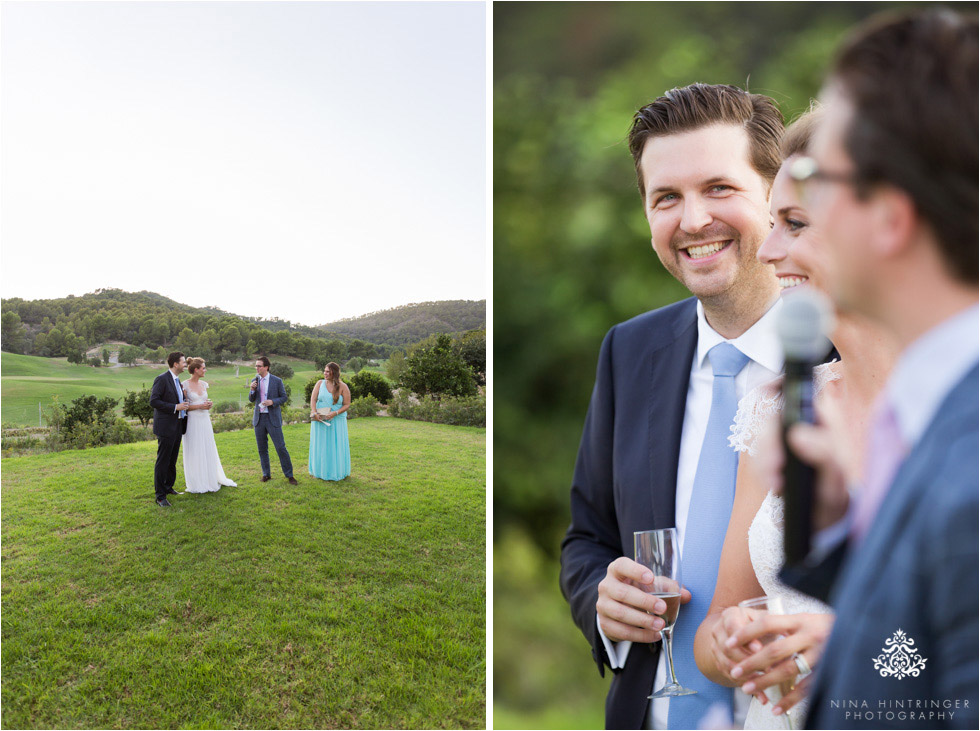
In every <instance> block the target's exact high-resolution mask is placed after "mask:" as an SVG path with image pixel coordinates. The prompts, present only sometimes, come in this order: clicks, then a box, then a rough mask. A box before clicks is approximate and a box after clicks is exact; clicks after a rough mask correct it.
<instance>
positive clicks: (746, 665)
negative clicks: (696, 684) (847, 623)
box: [694, 112, 897, 729]
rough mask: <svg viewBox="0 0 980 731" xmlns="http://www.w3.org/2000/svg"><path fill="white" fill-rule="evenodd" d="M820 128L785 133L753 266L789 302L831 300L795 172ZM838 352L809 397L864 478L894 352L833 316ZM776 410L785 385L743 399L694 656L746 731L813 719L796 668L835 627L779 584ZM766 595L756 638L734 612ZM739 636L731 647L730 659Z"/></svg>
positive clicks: (811, 602)
mask: <svg viewBox="0 0 980 731" xmlns="http://www.w3.org/2000/svg"><path fill="white" fill-rule="evenodd" d="M815 120H816V115H815V113H814V112H809V113H807V114H806V115H804V116H803V117H801V118H800V119H799V120H797V122H796V123H794V124H793V125H792V127H790V128H789V130H787V133H786V136H785V138H784V140H783V157H784V163H783V166H782V168H781V169H780V171H779V174H778V175H777V176H776V180H775V181H774V183H773V189H772V204H771V206H772V212H773V217H774V219H775V222H774V226H773V231H772V233H771V234H770V235H769V237H768V238H767V239H766V241H765V242H764V243H763V244H762V246H761V247H760V248H759V252H758V255H757V256H758V258H759V259H760V260H761V261H763V262H765V263H769V264H773V265H774V266H775V271H776V276H777V277H778V278H779V283H780V286H781V288H782V289H784V290H786V289H789V288H791V287H795V286H812V287H816V288H818V289H824V290H825V289H826V272H825V269H824V267H823V265H822V260H823V257H822V256H821V254H820V249H821V242H820V238H819V236H818V235H817V234H816V233H815V232H814V230H813V228H812V227H811V226H810V224H809V216H808V214H807V212H806V209H805V208H804V206H803V204H802V203H801V201H800V200H799V198H798V197H797V195H796V191H795V190H794V187H793V185H792V181H791V180H790V177H789V171H788V168H789V166H790V165H791V164H792V162H793V161H794V160H795V158H796V156H797V155H800V154H804V152H805V149H806V145H807V144H808V142H809V138H810V134H811V132H812V129H813V126H814V123H815ZM832 340H833V342H834V345H835V347H836V348H837V351H838V353H839V354H840V355H841V360H840V361H835V362H833V363H829V364H825V365H822V366H818V367H817V368H816V369H815V371H814V390H815V392H816V393H817V395H818V397H817V401H818V406H819V407H823V412H825V413H827V414H828V416H831V417H836V418H834V423H835V424H837V422H838V420H839V421H840V429H839V430H838V433H839V434H840V436H841V438H842V439H846V440H847V444H848V445H849V447H850V449H849V450H848V452H849V453H850V454H851V455H852V458H851V464H850V472H851V476H852V477H857V476H858V475H859V474H860V471H861V464H860V463H861V456H862V455H863V452H864V450H863V444H864V432H865V430H866V426H867V421H868V418H869V414H870V411H871V405H872V402H873V400H874V398H875V397H876V395H877V393H878V391H879V390H880V388H881V386H882V385H883V384H884V382H885V379H886V377H887V375H888V371H889V370H890V368H891V364H892V363H893V362H894V359H895V355H896V353H897V349H896V347H895V346H894V344H892V343H891V342H889V341H888V340H887V339H886V338H885V337H884V336H883V335H882V334H881V332H880V331H878V330H877V329H876V328H874V327H873V326H871V325H870V324H869V323H867V322H865V321H861V320H858V319H856V318H854V317H853V316H850V315H848V314H847V313H837V326H836V329H835V331H834V333H833V336H832ZM781 410H782V397H781V395H780V383H779V382H778V381H777V382H774V383H772V384H767V385H765V386H762V387H760V388H757V389H755V390H754V391H752V392H750V393H748V394H746V396H745V397H744V398H743V399H742V401H741V402H740V403H739V408H738V413H737V415H736V417H735V424H734V426H732V432H733V434H732V437H731V438H730V443H731V444H732V446H733V448H735V449H736V450H737V451H739V452H741V457H740V460H739V467H738V477H737V480H736V486H735V501H734V504H733V506H732V515H731V520H730V522H729V525H728V532H727V533H726V535H725V543H724V547H723V548H722V556H721V562H720V564H719V567H718V581H717V583H716V586H715V594H714V596H713V598H712V601H711V606H710V607H709V609H708V614H707V616H706V617H705V620H704V622H702V624H701V626H700V628H699V629H698V633H697V636H696V638H695V645H694V652H695V657H696V659H697V663H698V667H699V669H700V670H701V671H702V672H703V673H704V674H705V675H706V676H707V677H708V678H710V679H711V680H713V681H715V682H717V683H720V684H722V685H727V686H737V687H741V688H742V690H744V691H745V692H747V693H750V694H752V695H753V698H752V700H751V702H750V705H749V710H748V715H747V716H746V720H745V728H747V729H779V728H787V725H786V720H785V718H782V717H780V716H776V715H773V712H772V709H773V708H774V706H775V707H778V708H779V709H780V712H781V713H782V712H786V711H788V715H789V718H790V720H791V722H792V727H793V728H802V726H803V721H804V718H805V713H806V708H805V701H802V699H803V698H804V697H805V693H806V687H807V685H808V682H809V681H806V680H803V679H800V678H797V675H798V674H799V668H800V667H803V668H805V667H807V666H809V667H810V668H815V667H816V666H817V664H818V662H819V660H820V655H821V654H822V652H823V646H824V644H825V642H826V639H827V637H828V636H829V634H830V631H831V629H832V627H833V614H832V610H831V608H830V607H828V606H826V605H824V604H822V603H821V602H819V601H817V600H815V599H813V598H812V597H808V596H806V595H804V594H801V593H799V592H797V591H794V590H793V589H790V588H789V587H787V586H786V585H784V584H782V583H781V582H780V581H779V578H778V574H779V570H780V568H781V567H782V563H783V500H782V498H781V497H778V496H776V495H775V494H774V493H772V492H770V491H769V490H768V489H767V486H766V483H765V482H764V480H763V475H765V474H766V473H767V472H769V471H770V470H769V468H768V467H765V466H763V465H762V464H761V463H762V462H763V461H764V460H773V459H774V458H776V457H775V455H778V453H779V450H780V449H781V446H780V442H779V438H778V437H779V429H778V422H779V414H780V412H781ZM760 468H761V469H760ZM763 594H765V595H766V596H767V597H770V598H772V597H780V598H781V599H782V603H783V610H784V614H783V615H781V616H775V617H773V616H770V617H768V618H766V619H764V620H762V621H759V622H753V623H752V624H751V626H750V622H752V620H753V619H757V618H758V615H755V616H753V615H752V614H751V612H750V610H745V609H742V608H740V607H738V603H739V602H740V601H744V600H746V599H751V598H754V597H758V596H761V595H763ZM746 628H747V629H746ZM762 629H765V630H766V632H771V633H773V634H778V635H781V637H780V638H779V639H777V640H775V641H773V642H772V643H771V644H769V645H767V646H766V647H765V648H764V649H765V652H761V651H760V650H762V649H763V646H762V645H761V644H760V643H759V642H758V641H750V640H749V639H747V638H746V639H743V637H744V636H745V635H750V636H756V637H758V636H759V635H760V634H761V633H762V632H761V630H762ZM736 634H738V637H737V639H736V640H734V641H733V643H734V644H733V646H732V647H728V645H727V643H728V641H729V639H730V638H732V637H733V636H735V635H736ZM797 656H800V658H801V660H800V662H799V663H797V661H796V659H795V658H796V657H797ZM781 681H787V682H789V683H791V684H792V683H795V686H796V687H795V689H794V690H792V691H791V692H789V693H788V694H787V695H786V696H785V697H784V698H783V700H781V701H779V702H778V704H774V703H771V702H769V701H768V699H766V696H765V694H764V693H763V691H764V690H766V689H767V688H769V689H770V692H772V691H774V690H776V688H775V687H773V686H775V685H776V684H778V683H780V682H781ZM763 699H766V700H763Z"/></svg>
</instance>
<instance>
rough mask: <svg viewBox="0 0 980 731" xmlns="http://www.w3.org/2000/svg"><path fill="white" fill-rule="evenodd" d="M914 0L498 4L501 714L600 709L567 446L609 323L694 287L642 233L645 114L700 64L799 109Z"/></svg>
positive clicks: (564, 719)
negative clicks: (877, 18) (572, 602)
mask: <svg viewBox="0 0 980 731" xmlns="http://www.w3.org/2000/svg"><path fill="white" fill-rule="evenodd" d="M917 5H922V3H846V2H826V3H805V2H799V3H778V2H776V3H750V2H739V3H731V2H729V3H717V2H706V3H497V4H495V5H494V8H493V25H494V27H493V33H494V56H493V58H494V98H493V114H494V122H493V148H494V245H493V256H494V261H493V269H494V300H493V301H494V311H493V313H494V329H493V336H494V366H495V371H494V372H495V374H496V380H495V384H496V388H495V391H494V394H495V395H494V404H493V409H494V435H493V439H494V446H493V449H494V485H493V495H494V523H493V526H494V540H495V548H494V610H495V611H494V713H495V716H494V726H495V727H497V728H520V727H523V728H559V727H568V728H575V727H586V728H588V727H591V726H595V725H598V724H601V722H602V698H603V696H604V693H605V684H606V683H607V682H608V673H607V678H606V680H605V681H600V679H599V677H598V674H597V673H596V671H595V669H594V667H592V660H591V657H590V654H589V649H588V647H587V645H586V644H585V641H584V639H583V638H582V637H581V635H580V634H579V633H578V630H577V629H576V628H575V627H574V625H573V624H572V622H571V619H570V616H569V612H568V608H567V606H566V605H565V604H564V601H563V600H562V599H561V596H560V592H559V591H558V588H557V582H558V578H557V573H558V569H557V556H558V550H559V544H560V541H561V537H562V535H563V533H564V530H565V528H566V527H567V525H568V520H569V508H568V491H569V484H570V480H571V475H572V469H573V466H574V462H575V454H576V451H577V448H578V442H579V438H580V436H581V430H582V423H583V420H584V417H585V412H586V409H587V407H588V402H589V397H590V394H591V389H592V385H593V380H594V376H595V365H596V358H597V356H598V352H599V346H600V344H601V342H602V338H603V335H604V334H605V333H606V331H607V330H608V329H609V328H610V327H611V326H612V325H614V324H616V323H617V322H621V321H623V320H626V319H628V318H630V317H633V316H635V315H638V314H640V313H642V312H645V311H648V310H651V309H654V308H657V307H661V306H663V305H665V304H669V303H671V302H674V301H676V300H678V299H681V298H683V297H686V296H688V293H687V292H686V291H685V290H684V288H683V287H682V286H681V285H680V284H678V283H677V282H676V281H675V280H674V279H673V278H672V277H670V275H669V274H667V272H666V271H665V270H664V269H663V267H662V266H661V265H660V263H659V261H658V260H657V257H656V255H655V254H654V253H653V251H652V249H651V247H650V232H649V229H648V227H647V225H646V221H645V219H644V217H643V212H642V208H641V205H640V199H639V195H638V193H637V190H636V184H635V174H634V170H633V163H632V159H631V158H630V154H629V150H628V148H627V145H626V134H627V131H628V129H629V125H630V122H631V120H632V116H633V113H634V112H635V111H636V109H638V108H639V107H641V106H643V105H644V104H646V103H648V102H650V101H652V100H653V99H655V98H656V97H657V96H659V95H661V94H662V93H663V92H664V91H666V90H667V89H670V88H672V87H675V86H684V85H687V84H689V83H692V82H695V81H702V82H707V83H728V84H736V85H738V86H741V87H743V88H748V89H749V90H750V91H752V92H758V93H763V94H767V95H769V96H771V97H772V98H773V99H775V101H776V102H777V104H778V105H779V107H780V109H781V110H782V112H783V114H784V116H785V117H786V119H787V121H790V120H792V119H793V118H795V117H796V116H797V115H798V114H799V113H800V112H802V111H803V110H804V109H806V108H807V106H808V105H809V103H810V100H811V98H812V97H814V96H815V95H816V93H817V92H818V90H819V87H820V84H821V81H822V78H823V74H824V71H825V69H826V68H827V65H828V62H829V61H830V58H831V56H832V54H833V51H834V49H835V48H836V47H837V45H838V44H839V43H840V41H841V40H842V39H843V37H844V35H845V34H846V32H847V31H848V30H849V29H850V28H851V27H852V26H853V25H854V24H855V23H856V22H858V21H860V20H861V19H862V18H863V17H865V16H867V15H870V14H872V13H875V12H878V11H880V10H883V9H886V8H903V7H914V6H917ZM970 7H971V8H973V12H976V4H975V3H971V4H970ZM556 624H557V626H553V625H556ZM590 714H591V715H590ZM596 714H598V715H596ZM522 724H523V725H522Z"/></svg>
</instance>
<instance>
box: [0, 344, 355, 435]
mask: <svg viewBox="0 0 980 731" xmlns="http://www.w3.org/2000/svg"><path fill="white" fill-rule="evenodd" d="M272 360H273V362H275V361H282V362H285V363H288V364H289V365H290V366H292V368H293V371H294V373H295V375H294V376H293V377H292V378H291V379H289V380H288V381H287V383H289V384H290V387H291V388H292V389H293V398H292V401H291V402H290V405H291V406H298V405H301V404H302V401H303V386H304V385H305V384H306V382H307V381H308V380H309V379H310V378H311V377H313V376H314V375H316V374H317V371H316V370H315V369H314V364H313V363H312V362H311V361H306V360H297V359H296V358H288V357H280V356H275V357H274V358H273V359H272ZM165 370H167V367H166V366H165V365H161V364H156V365H139V366H120V367H118V368H92V367H91V366H83V365H75V364H72V363H69V362H68V361H67V359H65V358H40V357H38V356H33V355H16V354H14V353H3V355H2V361H0V374H2V379H0V387H2V392H0V396H2V399H0V400H2V406H0V409H2V416H0V418H2V420H3V423H4V424H10V425H13V426H38V403H40V404H41V409H42V412H43V410H44V409H46V408H47V407H49V406H50V405H51V403H52V399H53V398H54V397H55V396H57V398H58V401H59V402H60V403H62V404H68V403H70V402H71V401H72V400H73V399H76V398H78V397H79V396H86V395H93V396H98V397H100V398H101V397H102V396H111V397H112V398H118V399H120V404H121V403H122V401H121V399H122V397H124V396H125V395H126V391H141V390H142V389H143V388H150V387H151V386H152V385H153V379H154V378H156V377H157V376H158V375H160V374H161V373H163V372H164V371H165ZM235 370H236V368H235V366H227V365H225V366H214V367H210V366H209V367H208V372H207V375H206V376H205V378H204V380H206V381H207V382H208V385H209V386H210V389H209V392H208V395H209V396H210V397H211V399H212V400H213V401H214V402H215V403H220V402H223V401H235V402H238V401H241V402H242V403H243V404H244V405H246V406H247V405H248V388H247V383H248V380H249V379H250V378H254V377H255V369H254V368H253V367H247V366H241V367H239V368H238V376H235ZM189 375H190V374H188V373H187V372H186V371H185V372H184V375H182V376H181V380H183V379H186V378H188V377H189ZM344 375H349V374H344ZM118 410H119V413H120V414H121V413H122V411H121V408H120V409H118Z"/></svg>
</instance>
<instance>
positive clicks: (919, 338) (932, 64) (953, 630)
mask: <svg viewBox="0 0 980 731" xmlns="http://www.w3.org/2000/svg"><path fill="white" fill-rule="evenodd" d="M977 35H978V34H977V20H976V18H975V17H972V18H971V17H967V16H959V15H957V14H955V13H953V12H951V11H949V10H945V9H944V10H939V11H931V10H930V11H927V12H923V13H916V14H911V15H905V16H900V17H890V18H879V19H877V20H875V21H873V22H871V23H870V24H869V25H868V26H866V27H865V28H863V29H862V31H861V32H860V33H858V34H857V35H856V36H854V37H852V39H851V40H850V41H849V42H848V43H847V44H846V45H845V47H844V48H843V49H842V50H841V51H840V52H839V53H838V55H837V60H836V62H835V65H834V67H833V69H832V71H831V73H830V76H829V80H828V82H827V84H826V85H825V87H824V93H823V97H824V101H825V102H826V116H825V119H824V122H823V123H822V125H821V126H820V128H819V129H818V130H817V132H816V134H815V136H814V140H813V146H812V155H813V160H812V164H810V165H809V166H804V167H800V168H798V169H797V174H796V175H795V177H796V178H797V180H798V182H799V184H800V185H801V190H802V194H803V198H804V204H805V205H807V208H808V209H809V211H810V214H811V216H812V218H813V221H812V222H813V224H814V225H815V226H817V227H819V228H820V230H821V231H822V232H823V235H824V241H825V256H826V264H827V274H826V281H827V282H828V283H830V289H831V294H832V296H833V297H834V299H835V301H836V303H837V305H838V307H840V308H841V309H846V310H850V311H852V312H856V313H861V314H863V315H865V316H867V317H869V318H871V319H873V320H875V321H877V322H878V323H879V324H880V325H882V327H884V328H886V329H887V330H889V331H890V332H891V333H892V334H894V335H895V336H896V338H897V339H898V341H899V342H900V344H901V345H902V348H903V350H902V353H901V355H900V357H899V360H898V362H897V363H896V365H895V368H894V370H893V372H892V374H891V376H890V377H889V380H888V383H887V384H886V385H885V388H884V389H883V391H882V394H881V396H880V398H879V400H878V402H877V404H876V406H875V409H874V415H873V416H872V421H871V425H870V430H869V433H868V452H867V454H866V458H865V473H864V477H863V480H862V484H861V485H860V487H859V489H858V490H856V494H855V497H854V499H853V500H850V501H848V491H847V489H846V487H845V485H844V479H843V477H842V474H843V472H842V469H841V468H840V467H839V465H840V464H843V463H844V459H845V457H844V456H843V455H840V454H838V453H837V451H836V450H835V445H834V442H833V439H832V437H833V434H832V432H831V431H830V428H829V427H803V426H797V427H795V429H796V431H795V433H792V434H791V438H792V440H791V446H792V447H794V448H796V450H797V451H798V452H799V453H800V455H801V456H802V457H803V458H804V459H807V460H808V461H810V462H812V463H813V464H815V465H817V466H819V468H820V470H819V475H820V480H819V482H818V486H819V488H820V489H819V492H818V495H819V500H820V510H818V511H816V512H817V514H825V515H826V518H825V519H824V520H822V522H821V524H820V525H818V526H817V527H818V528H821V529H822V531H821V532H820V533H818V534H817V536H816V537H815V540H814V546H813V550H812V552H811V555H810V557H809V559H808V561H807V562H806V565H804V566H803V567H795V568H790V569H787V570H786V571H784V573H783V578H784V580H785V581H787V582H788V583H792V584H794V585H795V586H796V587H797V588H800V589H802V590H804V591H806V592H808V593H810V594H812V595H813V596H816V597H818V598H821V599H825V600H826V599H827V597H829V598H830V600H831V603H832V604H833V607H834V610H835V613H836V615H837V618H836V621H835V624H834V629H833V633H832V634H831V636H830V638H829V640H828V643H827V647H826V649H825V651H824V654H823V657H822V659H821V662H820V668H819V669H818V671H817V675H816V678H815V679H813V680H811V681H810V682H811V684H812V687H811V689H810V690H811V693H810V696H811V702H810V713H809V717H808V719H807V727H808V728H820V729H824V728H968V729H976V728H978V727H980V716H978V702H980V701H978V694H977V686H978V680H980V678H978V660H980V658H978V653H977V646H978V641H980V638H978V601H977V596H978V571H980V558H978V550H977V549H978V542H980V535H978V531H977V524H978V519H980V507H978V499H977V496H978V483H980V473H978V459H980V455H978V439H980V434H978V420H980V414H978V400H980V395H978V387H977V384H978V378H980V375H978V354H980V317H978V306H977V293H978V261H977V248H978V247H977V241H978V230H977V228H978V227H977V222H978V218H980V211H978V206H977V200H978V188H977V178H978V146H977V141H978V137H980V130H978V122H977V109H978V99H977V86H978V78H977V67H978V53H977ZM806 167H808V168H809V170H808V171H806V172H804V171H805V170H806ZM845 506H846V507H845ZM835 518H839V520H837V521H836V522H835Z"/></svg>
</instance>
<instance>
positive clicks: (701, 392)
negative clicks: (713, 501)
mask: <svg viewBox="0 0 980 731" xmlns="http://www.w3.org/2000/svg"><path fill="white" fill-rule="evenodd" d="M781 306H782V300H781V299H777V300H776V303H775V304H774V305H773V306H772V307H770V308H769V310H768V311H767V312H766V314H764V315H763V316H762V317H761V318H759V320H758V321H756V323H755V324H754V325H753V326H752V327H750V328H749V329H748V330H746V331H745V332H744V333H742V334H741V335H739V336H738V337H737V338H734V339H732V340H725V338H723V337H722V336H721V335H720V334H718V333H717V332H716V331H715V330H713V329H712V327H711V325H709V324H708V321H707V319H706V318H705V315H704V307H703V306H702V305H701V302H700V301H699V302H698V304H697V318H698V343H697V349H696V350H695V353H694V359H693V361H692V363H691V376H690V380H689V381H688V388H687V404H686V406H685V408H684V426H683V427H682V429H681V446H680V453H679V455H678V460H677V491H676V494H675V506H674V525H675V526H677V538H678V542H679V543H680V550H681V556H683V555H684V530H685V527H686V524H687V513H688V510H689V508H690V506H691V494H692V492H693V491H694V474H695V472H696V471H697V467H698V458H699V457H700V456H701V443H702V442H703V441H704V435H705V432H706V431H707V429H708V414H709V412H710V411H711V391H712V387H713V383H714V373H713V372H712V370H711V363H710V361H709V360H708V351H709V350H711V349H712V348H713V347H714V346H716V345H718V344H719V343H725V342H727V343H731V344H732V345H734V346H735V347H736V348H738V349H739V351H741V352H742V353H744V354H745V355H747V356H749V358H750V360H749V362H748V363H747V364H746V365H745V367H744V368H743V369H742V370H741V372H740V373H739V374H738V375H737V376H736V377H735V394H736V396H737V397H738V398H739V399H741V398H742V397H743V396H744V395H745V394H746V393H748V392H749V391H751V390H752V389H753V388H755V387H756V386H761V385H762V384H763V383H768V382H769V381H771V380H773V379H774V378H777V377H778V376H779V375H780V373H781V372H782V370H783V351H782V348H781V347H780V344H779V340H778V338H777V336H776V316H777V313H778V311H779V308H780V307H781ZM682 611H683V610H682ZM598 621H599V618H598V615H597V616H596V623H597V625H598ZM599 635H600V636H601V637H602V642H603V644H604V646H605V648H606V653H607V654H608V655H609V660H610V665H611V666H612V667H613V668H621V667H623V666H624V665H625V664H626V656H627V654H628V653H629V650H630V647H631V646H632V644H633V643H632V642H629V641H623V642H615V643H614V642H611V641H610V640H609V639H608V638H607V637H606V635H605V634H604V633H603V631H602V627H599ZM666 677H667V659H666V657H665V655H664V653H663V652H661V653H660V662H659V664H658V665H657V673H656V675H655V676H654V681H653V687H652V688H651V689H650V690H651V692H653V690H654V689H656V688H660V687H662V686H663V685H664V684H665V680H666ZM678 680H680V681H681V682H682V683H683V679H680V678H679V679H678ZM738 695H739V693H736V696H738ZM746 699H747V697H746ZM669 704H670V699H669V698H658V699H656V700H654V701H653V702H652V703H651V704H650V710H649V713H648V715H647V718H646V723H645V727H646V728H653V729H665V728H667V711H668V708H669ZM745 705H747V700H746V701H745Z"/></svg>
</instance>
